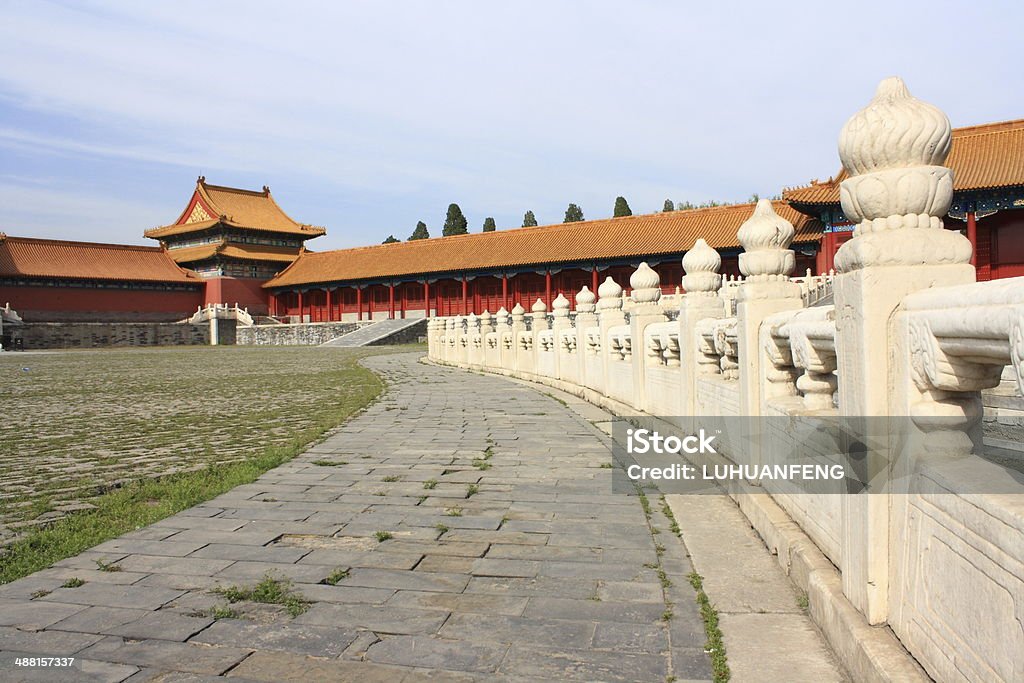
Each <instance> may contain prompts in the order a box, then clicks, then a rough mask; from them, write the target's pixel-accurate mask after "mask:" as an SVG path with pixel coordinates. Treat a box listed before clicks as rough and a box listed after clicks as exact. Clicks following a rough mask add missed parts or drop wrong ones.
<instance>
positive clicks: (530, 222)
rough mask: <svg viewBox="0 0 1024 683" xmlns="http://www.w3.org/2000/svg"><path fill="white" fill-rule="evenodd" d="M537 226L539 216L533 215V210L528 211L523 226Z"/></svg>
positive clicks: (524, 216)
mask: <svg viewBox="0 0 1024 683" xmlns="http://www.w3.org/2000/svg"><path fill="white" fill-rule="evenodd" d="M536 226H537V217H536V216H534V215H533V211H527V212H526V213H525V214H524V215H523V227H524V228H533V227H536Z"/></svg>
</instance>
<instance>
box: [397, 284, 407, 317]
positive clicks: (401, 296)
mask: <svg viewBox="0 0 1024 683" xmlns="http://www.w3.org/2000/svg"><path fill="white" fill-rule="evenodd" d="M402 284H405V283H404V282H403V283H402ZM405 290H406V288H405V287H402V288H401V289H400V290H398V317H399V318H402V319H403V320H404V319H405Z"/></svg>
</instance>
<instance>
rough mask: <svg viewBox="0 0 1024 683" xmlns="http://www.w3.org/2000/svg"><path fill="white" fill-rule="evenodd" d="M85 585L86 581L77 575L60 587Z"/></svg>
mask: <svg viewBox="0 0 1024 683" xmlns="http://www.w3.org/2000/svg"><path fill="white" fill-rule="evenodd" d="M84 585H85V581H83V580H82V579H80V578H78V577H77V576H76V577H74V578H71V579H68V580H67V581H65V582H64V583H62V584H61V585H60V587H61V588H78V587H79V586H84Z"/></svg>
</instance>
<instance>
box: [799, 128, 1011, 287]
mask: <svg viewBox="0 0 1024 683" xmlns="http://www.w3.org/2000/svg"><path fill="white" fill-rule="evenodd" d="M946 165H947V166H949V167H950V168H952V169H953V204H952V206H951V207H950V209H949V218H950V219H953V220H947V221H946V227H947V228H953V229H958V228H957V225H958V224H957V221H960V223H959V226H960V227H959V229H960V230H962V231H963V232H964V233H965V234H966V235H967V238H968V239H969V240H970V241H971V244H972V245H973V246H974V258H973V260H972V263H973V264H974V265H975V266H976V267H977V269H978V280H994V279H997V278H1004V277H1016V276H1019V275H1024V119H1016V120H1014V121H1003V122H1000V123H987V124H984V125H981V126H969V127H965V128H954V129H953V145H952V151H951V152H950V154H949V158H948V159H947V160H946ZM845 179H846V173H845V171H840V173H839V174H838V175H836V176H835V177H834V178H830V179H829V180H828V181H826V182H823V183H812V184H810V185H808V186H806V187H798V188H793V189H790V190H786V191H785V192H784V193H783V197H784V198H785V199H786V200H787V201H788V202H789V204H790V205H791V206H793V208H795V209H797V210H798V211H801V212H803V213H805V214H807V215H809V216H813V217H815V218H817V219H819V220H820V221H821V223H822V224H823V226H824V235H823V237H822V248H821V251H820V252H819V254H820V258H819V261H818V264H817V267H818V269H819V270H828V269H829V268H831V267H832V258H833V257H834V255H835V253H836V250H837V249H838V248H839V246H840V245H841V244H842V243H843V242H845V241H846V240H847V239H849V238H850V237H851V236H852V234H853V232H852V231H853V228H854V227H855V226H853V225H851V224H850V221H848V220H847V219H846V217H845V216H844V215H843V210H842V207H841V206H840V202H839V184H840V183H841V182H842V181H843V180H845Z"/></svg>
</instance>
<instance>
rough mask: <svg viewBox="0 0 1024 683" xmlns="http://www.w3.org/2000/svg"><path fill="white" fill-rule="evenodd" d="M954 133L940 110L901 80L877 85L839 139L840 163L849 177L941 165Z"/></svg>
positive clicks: (847, 123)
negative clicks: (922, 99)
mask: <svg viewBox="0 0 1024 683" xmlns="http://www.w3.org/2000/svg"><path fill="white" fill-rule="evenodd" d="M951 140H952V129H951V127H950V123H949V119H948V118H946V115H945V114H943V113H942V111H941V110H940V109H939V108H938V107H935V106H933V105H931V104H928V103H927V102H923V101H921V100H919V99H917V98H916V97H914V96H913V95H911V94H910V91H908V90H907V86H906V84H905V83H904V82H903V79H901V78H899V77H898V76H894V77H891V78H886V79H885V80H883V81H882V82H881V83H879V84H878V89H877V90H876V91H875V96H874V98H872V100H871V101H870V102H869V103H868V105H867V106H866V107H864V108H863V109H861V110H860V111H859V112H857V113H856V114H854V115H853V116H851V117H850V119H849V120H848V121H847V122H846V125H844V126H843V130H842V132H841V133H840V134H839V158H840V159H841V160H842V162H843V167H844V168H845V169H846V171H847V173H849V174H850V176H858V175H863V174H865V173H873V172H875V171H884V170H886V169H890V168H901V167H907V166H941V165H942V164H943V162H944V161H945V160H946V156H947V155H948V154H949V148H950V142H951Z"/></svg>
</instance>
